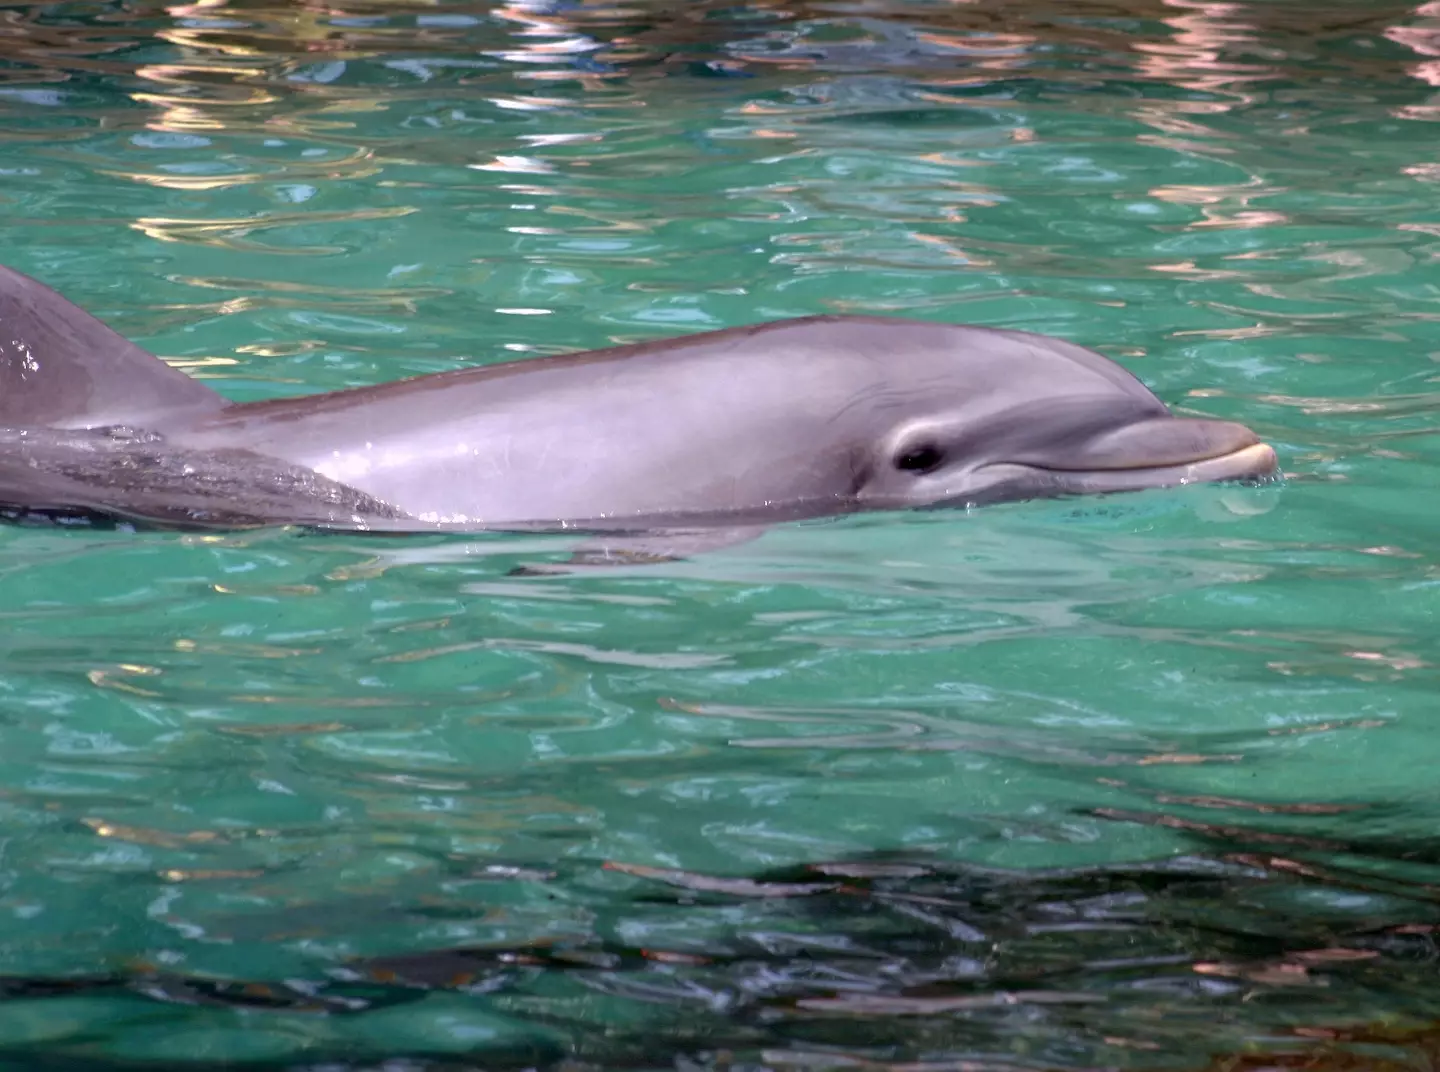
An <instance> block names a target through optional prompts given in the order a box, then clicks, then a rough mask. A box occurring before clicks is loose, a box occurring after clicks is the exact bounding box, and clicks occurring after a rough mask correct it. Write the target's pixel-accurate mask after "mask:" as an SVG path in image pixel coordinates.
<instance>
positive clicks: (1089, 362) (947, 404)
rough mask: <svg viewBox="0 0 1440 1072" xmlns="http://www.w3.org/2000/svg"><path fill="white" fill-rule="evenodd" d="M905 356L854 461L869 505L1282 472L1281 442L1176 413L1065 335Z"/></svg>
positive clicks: (986, 340)
mask: <svg viewBox="0 0 1440 1072" xmlns="http://www.w3.org/2000/svg"><path fill="white" fill-rule="evenodd" d="M957 344H958V345H957ZM912 356H913V360H911V357H912ZM905 364H906V365H908V366H909V367H907V368H898V367H897V366H896V364H895V363H891V362H887V368H886V382H887V389H886V390H884V391H882V392H878V393H877V396H876V399H875V403H874V408H873V410H872V411H871V413H870V414H869V417H870V419H871V421H872V423H871V431H872V433H874V432H875V431H876V429H877V427H878V430H879V434H878V435H876V434H872V435H871V436H870V437H869V438H868V439H867V440H866V443H865V446H864V447H862V448H861V450H860V452H859V457H858V458H857V459H856V463H855V465H854V470H853V471H854V474H855V488H856V492H855V494H856V499H857V501H858V502H859V504H860V505H861V506H862V507H864V508H870V509H875V508H882V509H883V508H897V507H917V506H941V505H972V504H973V505H980V504H984V503H993V502H1001V501H1006V500H1016V499H1034V498H1050V497H1056V496H1065V495H1082V494H1084V495H1088V494H1096V493H1102V492H1114V491H1134V490H1138V489H1141V488H1152V487H1169V486H1172V485H1177V484H1190V483H1198V482H1207V481H1223V480H1260V479H1263V478H1265V477H1269V476H1271V475H1273V474H1274V473H1275V471H1276V458H1275V452H1274V450H1272V449H1271V448H1270V447H1269V446H1267V445H1266V444H1264V443H1262V442H1260V440H1259V438H1258V437H1257V436H1256V435H1255V433H1254V432H1252V431H1251V430H1250V429H1248V428H1246V427H1245V426H1244V425H1241V424H1235V423H1233V422H1231V421H1221V420H1205V419H1198V418H1189V417H1177V416H1175V415H1173V414H1172V413H1171V412H1170V411H1169V410H1168V409H1167V408H1166V407H1165V404H1164V403H1162V402H1161V401H1160V400H1159V399H1158V398H1156V397H1155V396H1154V395H1153V394H1151V393H1150V391H1149V390H1148V389H1146V387H1145V386H1144V385H1143V384H1142V383H1141V382H1140V381H1139V380H1137V379H1136V378H1135V377H1133V376H1132V375H1130V373H1128V372H1126V371H1125V370H1124V369H1122V368H1121V367H1120V366H1119V365H1116V364H1115V363H1114V362H1112V361H1110V360H1109V359H1107V358H1105V357H1103V356H1101V355H1100V354H1097V353H1095V352H1094V351H1091V350H1086V349H1085V348H1083V347H1080V346H1076V345H1074V344H1072V343H1068V342H1065V341H1063V340H1059V339H1053V338H1049V337H1046V336H1040V335H1030V334H1027V333H1024V332H1012V331H990V330H986V329H973V328H972V329H965V330H964V334H962V335H959V336H956V335H955V334H954V333H953V329H952V333H951V334H950V335H949V336H948V337H946V339H944V340H940V339H937V345H935V346H929V347H924V348H922V349H921V350H919V351H917V352H915V353H914V354H912V355H907V360H906V362H905Z"/></svg>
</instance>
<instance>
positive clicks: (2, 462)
mask: <svg viewBox="0 0 1440 1072" xmlns="http://www.w3.org/2000/svg"><path fill="white" fill-rule="evenodd" d="M1275 465H1276V462H1275V453H1274V451H1273V450H1271V449H1270V447H1268V446H1266V445H1264V444H1263V443H1260V442H1259V440H1258V439H1257V438H1256V437H1255V435H1254V434H1253V433H1252V432H1251V431H1250V430H1249V429H1247V428H1245V427H1244V426H1242V425H1239V424H1233V423H1230V422H1227V421H1214V420H1197V419H1189V418H1180V417H1175V416H1173V415H1171V414H1170V412H1169V411H1168V410H1167V409H1166V408H1165V406H1164V405H1163V404H1162V403H1161V402H1160V401H1159V399H1157V398H1156V397H1155V396H1154V395H1152V394H1151V393H1150V392H1149V391H1148V390H1146V389H1145V387H1144V386H1143V385H1142V384H1141V383H1140V381H1139V380H1137V379H1135V378H1134V377H1133V376H1131V375H1130V373H1128V372H1126V371H1125V370H1124V369H1122V368H1121V367H1120V366H1118V365H1116V364H1114V363H1113V362H1111V361H1109V360H1107V359H1106V358H1104V357H1102V356H1101V355H1099V354H1097V353H1094V352H1092V351H1090V350H1086V349H1084V348H1082V347H1080V346H1076V345H1074V344H1072V343H1068V342H1063V341H1061V340H1059V339H1053V338H1047V337H1045V336H1041V335H1032V334H1026V333H1023V332H1016V331H997V330H991V329H987V328H975V327H960V326H955V325H949V324H936V323H923V322H917V321H910V320H900V319H885V318H875V317H850V316H817V317H807V318H804V319H799V320H787V321H780V322H777V323H770V324H761V325H757V326H754V327H742V328H732V329H729V330H725V331H715V332H709V333H706V334H700V335H692V336H688V337H682V338H678V339H671V340H667V341H663V342H650V343H641V344H639V345H632V346H618V347H614V348H611V349H604V350H596V351H591V352H587V353H576V354H568V355H565V356H560V357H543V358H532V359H525V360H520V361H512V362H507V363H503V364H492V365H485V366H481V367H475V368H467V369H461V370H458V371H454V372H442V373H437V374H433V375H427V376H418V377H415V378H413V379H406V380H400V381H398V382H393V383H385V384H378V385H375V386H371V387H361V388H356V389H351V390H343V391H334V392H331V393H328V394H316V395H308V396H303V397H297V398H285V399H279V400H275V401H265V402H252V403H245V404H232V403H230V402H227V401H226V400H225V399H224V398H223V397H222V396H221V395H219V394H217V393H215V392H214V391H212V390H211V389H210V388H208V387H206V386H205V385H204V384H202V383H200V382H199V381H197V380H194V379H191V378H190V377H189V376H187V375H185V374H184V373H183V372H181V371H179V370H178V369H174V368H171V367H170V366H169V365H167V364H165V362H163V361H161V360H160V359H159V358H157V357H155V356H154V355H152V354H149V353H147V352H145V351H144V350H141V349H140V348H138V347H136V346H134V345H133V344H131V343H130V342H128V341H126V340H125V339H123V338H122V337H121V336H119V335H117V334H116V333H115V332H113V331H111V330H110V329H109V328H108V327H106V326H105V325H104V324H102V323H101V322H100V321H99V320H97V319H95V318H94V317H92V316H90V315H89V314H88V313H86V312H84V311H83V310H82V309H80V308H78V307H77V306H75V305H74V304H72V303H70V302H68V301H66V300H65V299H64V298H62V297H61V296H60V295H59V294H57V293H55V292H54V291H53V290H51V289H49V288H48V287H46V286H44V285H42V284H41V283H39V282H37V281H35V280H33V279H30V278H29V277H27V276H25V275H22V274H20V273H19V272H15V271H13V270H10V269H5V268H0V504H3V505H4V506H5V507H7V508H8V509H9V510H10V511H11V512H12V513H13V512H16V511H18V512H21V513H32V512H34V513H41V514H61V515H64V514H82V515H88V516H94V515H99V516H102V517H109V518H116V519H125V520H130V521H137V522H147V523H158V524H162V525H177V526H214V527H239V526H247V525H266V524H299V525H306V526H317V527H326V528H340V529H356V530H387V531H405V532H417V531H434V530H444V529H462V530H478V529H542V530H554V529H581V530H589V531H598V532H602V533H603V532H606V531H611V532H615V531H628V532H647V531H667V530H685V531H693V530H697V529H702V530H703V529H704V528H706V527H707V526H708V527H714V528H716V529H723V528H725V527H727V526H728V527H732V528H734V527H739V526H757V525H763V524H765V523H767V522H770V521H778V520H786V519H797V518H805V517H820V516H826V515H834V514H844V513H850V512H854V511H860V510H878V509H893V508H903V507H929V506H940V505H952V504H953V505H973V504H982V503H990V502H996V501H1001V500H1014V499H1028V498H1038V497H1050V496H1059V495H1076V494H1085V493H1095V492H1112V491H1125V490H1131V489H1138V488H1147V487H1158V486H1166V485H1174V484H1185V483H1190V482H1195V481H1212V480H1231V479H1258V478H1262V477H1265V476H1268V475H1269V474H1271V473H1273V472H1274V470H1275ZM722 542H723V541H722Z"/></svg>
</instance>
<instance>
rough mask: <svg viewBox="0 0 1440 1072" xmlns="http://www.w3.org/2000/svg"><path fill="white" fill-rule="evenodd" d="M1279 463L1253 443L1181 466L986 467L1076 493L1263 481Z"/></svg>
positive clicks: (1262, 446) (1266, 449) (1264, 446)
mask: <svg viewBox="0 0 1440 1072" xmlns="http://www.w3.org/2000/svg"><path fill="white" fill-rule="evenodd" d="M1277 466H1278V462H1277V460H1276V457H1275V451H1274V449H1273V448H1271V447H1270V446H1269V445H1268V444H1265V443H1254V444H1252V445H1250V446H1248V447H1242V448H1241V449H1239V450H1235V451H1231V452H1230V453H1229V454H1217V455H1216V456H1215V457H1213V458H1201V459H1199V460H1197V461H1193V462H1185V463H1184V464H1182V465H1160V466H1155V467H1153V468H1146V467H1140V466H1137V467H1135V468H1133V469H1042V468H1040V467H1038V466H1030V465H1009V464H1000V465H993V466H992V465H987V466H986V467H985V470H986V471H988V472H994V473H996V474H997V475H998V473H999V472H1001V471H1003V470H1006V469H1010V470H1015V471H1017V472H1029V473H1034V474H1042V473H1043V474H1044V476H1045V477H1046V478H1047V479H1049V480H1053V481H1054V483H1055V488H1056V490H1057V491H1060V492H1061V493H1062V494H1063V493H1064V492H1066V491H1068V492H1079V493H1085V494H1094V493H1096V492H1106V491H1138V490H1140V489H1141V488H1170V487H1175V486H1177V485H1180V484H1209V483H1214V482H1216V481H1221V480H1262V479H1265V478H1267V477H1271V476H1274V475H1275V472H1276V469H1277Z"/></svg>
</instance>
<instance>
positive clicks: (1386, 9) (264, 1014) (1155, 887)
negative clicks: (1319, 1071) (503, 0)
mask: <svg viewBox="0 0 1440 1072" xmlns="http://www.w3.org/2000/svg"><path fill="white" fill-rule="evenodd" d="M0 15H3V19H0V27H3V29H0V240H3V247H0V260H3V262H4V263H6V264H9V265H11V266H13V267H15V268H18V269H20V270H22V271H25V272H28V273H31V274H33V275H35V276H37V277H39V278H41V279H42V280H44V281H45V282H47V283H49V284H51V285H52V286H55V287H57V288H59V289H60V290H62V291H63V292H64V293H65V294H66V295H67V296H69V297H70V298H72V299H73V300H75V301H77V302H79V303H81V304H82V305H84V306H85V307H86V308H88V309H90V310H92V311H93V312H95V313H96V314H97V315H99V316H101V317H103V318H104V319H106V320H107V321H108V322H109V323H111V324H112V325H114V326H115V327H116V328H117V329H118V330H120V331H121V332H123V333H124V334H126V335H128V336H129V337H131V338H133V339H134V340H135V341H137V342H138V343H140V344H141V345H143V346H146V347H148V348H150V349H152V350H154V351H156V352H157V353H159V354H161V355H163V356H164V357H166V359H167V360H170V361H172V362H174V363H175V364H177V365H179V366H181V367H184V368H186V369H189V370H191V371H192V372H193V373H194V374H195V375H196V376H200V377H203V378H205V379H206V380H207V382H209V383H211V384H212V385H213V386H215V387H217V388H218V389H219V390H221V391H223V392H224V393H226V394H227V395H229V396H231V397H234V398H237V399H256V398H264V397H274V396H282V395H288V394H294V393H297V392H301V391H319V390H328V389H334V388H339V387H344V386H347V385H354V384H362V383H372V382H377V381H383V380H389V379H393V378H396V377H399V376H403V375H409V374H414V373H423V372H431V371H436V370H440V369H450V368H456V367H461V366H464V365H467V364H471V363H475V362H486V361H494V360H502V359H513V358H516V357H523V356H525V355H531V354H548V353H559V352H565V351H569V350H575V349H584V348H591V347H598V346H603V345H607V344H610V343H615V342H623V341H633V340H641V339H651V338H661V337H665V336H669V335H673V334H677V333H682V332H688V331H697V330H703V329H710V328H720V327H725V326H729V325H735V324H744V323H751V322H755V321H760V320H765V319H770V318H777V317H783V316H793V315H804V314H811V313H816V312H824V311H840V312H856V313H885V314H893V315H897V316H912V317H925V318H932V319H940V320H949V321H954V322H971V323H980V324H989V325H1003V326H1006V327H1013V328H1024V329H1029V330H1033V331H1041V332H1048V333H1052V334H1056V335H1061V336H1064V337H1066V338H1069V339H1073V340H1075V341H1077V342H1080V343H1083V344H1085V345H1089V346H1093V347H1096V348H1098V349H1100V350H1102V351H1104V352H1106V353H1108V354H1109V355H1111V356H1113V357H1116V358H1117V359H1119V360H1121V361H1122V362H1123V363H1125V364H1126V365H1127V366H1128V367H1129V368H1131V369H1133V370H1134V371H1135V372H1136V373H1137V374H1138V375H1139V376H1141V377H1142V378H1143V379H1144V380H1145V381H1146V382H1147V383H1148V384H1149V385H1150V386H1151V387H1152V388H1153V389H1154V390H1155V391H1156V392H1157V393H1158V394H1159V395H1160V396H1161V397H1162V398H1164V399H1165V400H1166V401H1167V402H1169V403H1170V404H1171V405H1172V406H1174V407H1176V408H1177V409H1178V410H1180V411H1182V412H1186V413H1193V414H1204V415H1213V416H1220V417H1225V418H1232V419H1236V420H1240V421H1244V422H1246V423H1248V424H1250V425H1251V426H1252V427H1254V428H1255V429H1256V430H1257V431H1259V432H1260V433H1261V434H1262V435H1263V436H1264V437H1265V438H1266V439H1267V440H1268V441H1270V442H1272V443H1274V444H1275V445H1276V447H1277V449H1278V450H1279V452H1280V455H1281V459H1282V464H1283V466H1284V469H1285V472H1286V476H1287V479H1286V481H1285V482H1284V484H1283V485H1281V486H1278V487H1269V488H1261V489H1219V488H1187V489H1177V490H1171V491H1156V492H1147V493H1143V494H1138V495H1133V496H1126V497H1119V498H1113V499H1106V500H1091V501H1085V502H1078V501H1077V502H1069V503H1053V502H1052V503H1039V504H1018V505H1011V506H1005V507H998V508H993V509H989V510H985V511H980V512H974V513H970V514H964V513H959V512H943V513H927V514H922V515H875V516H867V517H863V518H855V519H848V520H844V521H839V522H826V523H814V524H804V525H794V526H786V527H782V528H778V529H776V530H774V531H772V532H771V533H770V534H768V535H767V536H765V537H764V538H762V539H761V540H758V541H756V542H754V543H751V544H747V545H745V546H740V547H735V548H733V549H729V550H724V551H720V552H716V553H713V554H708V555H704V556H700V557H697V558H695V559H693V560H690V561H686V562H679V563H672V564H663V565H656V566H654V567H650V568H644V569H631V570H619V571H615V572H613V573H598V574H591V575H586V576H580V577H575V576H562V577H547V578H537V577H515V576H511V571H512V570H513V569H514V567H516V566H519V565H525V564H533V563H537V562H545V561H559V560H561V559H563V558H564V557H565V555H566V554H567V548H568V544H567V542H566V541H565V540H564V539H561V538H558V537H557V538H544V537H525V538H518V537H512V536H507V535H503V534H497V535H493V536H487V537H480V538H444V539H441V538H413V539H410V538H407V539H390V538H365V537H358V536H333V535H325V536H317V535H313V534H304V533H294V532H286V531H266V532H247V533H241V534H232V535H223V536H197V535H193V534H189V535H187V534H174V533H160V532H147V533H132V532H123V531H101V530H95V529H58V528H45V527H17V526H12V527H8V528H4V529H0V621H3V631H0V660H3V661H0V1067H3V1068H6V1069H8V1068H22V1067H23V1068H29V1067H37V1068H38V1067H43V1068H64V1067H86V1068H97V1067H137V1068H140V1067H143V1068H166V1067H172V1066H173V1067H198V1066H199V1065H204V1064H209V1063H213V1062H215V1061H218V1060H221V1059H225V1060H230V1061H235V1062H251V1063H256V1064H262V1065H269V1066H281V1067H307V1068H315V1069H338V1068H382V1067H383V1068H386V1069H393V1070H407V1072H408V1070H410V1069H418V1068H429V1067H434V1068H470V1067H484V1068H497V1067H509V1066H516V1067H526V1066H537V1067H547V1068H548V1067H565V1068H568V1069H580V1068H596V1069H598V1068H607V1069H608V1068H627V1069H640V1068H684V1069H700V1068H706V1069H708V1068H745V1069H760V1068H803V1069H811V1068H829V1067H852V1068H853V1067H861V1068H882V1067H892V1066H905V1067H908V1068H911V1069H916V1068H919V1069H926V1070H930V1069H934V1070H937V1072H938V1070H941V1069H962V1068H963V1069H983V1070H986V1072H989V1070H1011V1069H1040V1068H1062V1069H1082V1068H1083V1069H1094V1068H1127V1069H1128V1068H1135V1069H1150V1068H1166V1069H1170V1068H1201V1067H1205V1066H1206V1064H1207V1062H1209V1061H1212V1060H1214V1061H1221V1060H1227V1059H1232V1058H1233V1057H1234V1055H1236V1054H1242V1053H1258V1054H1310V1055H1312V1056H1313V1055H1314V1054H1315V1053H1316V1051H1317V1048H1318V1049H1319V1050H1321V1051H1324V1052H1325V1053H1329V1052H1330V1051H1331V1050H1332V1049H1334V1048H1335V1046H1339V1045H1340V1044H1339V1043H1332V1042H1331V1041H1328V1040H1330V1039H1334V1038H1337V1037H1338V1038H1340V1039H1341V1042H1342V1043H1343V1042H1345V1040H1346V1039H1348V1038H1352V1037H1355V1038H1358V1039H1359V1041H1358V1042H1356V1043H1355V1046H1356V1047H1357V1048H1356V1050H1355V1052H1357V1053H1359V1054H1361V1058H1363V1060H1365V1061H1370V1062H1372V1063H1370V1064H1368V1065H1353V1064H1345V1065H1342V1064H1333V1065H1331V1064H1327V1065H1324V1066H1323V1067H1327V1068H1329V1067H1347V1068H1348V1067H1371V1068H1391V1067H1394V1068H1400V1067H1404V1068H1420V1067H1429V1066H1428V1065H1426V1064H1423V1063H1421V1062H1423V1061H1425V1060H1427V1059H1428V1058H1427V1057H1426V1053H1427V1052H1429V1051H1430V1050H1433V1046H1432V1045H1431V1044H1430V1043H1429V1042H1428V1041H1426V1038H1427V1036H1425V1035H1424V1034H1423V1032H1422V1033H1420V1034H1416V1033H1415V1032H1417V1031H1421V1029H1423V1028H1424V1027H1425V1025H1426V1024H1428V1023H1429V1022H1430V1021H1432V1020H1433V1019H1434V1010H1435V1007H1436V1006H1435V1001H1436V998H1437V996H1440V986H1437V984H1436V982H1435V981H1434V978H1433V960H1434V956H1435V954H1434V948H1433V944H1432V940H1431V938H1430V937H1429V934H1430V931H1429V928H1431V927H1432V926H1434V925H1435V924H1436V923H1437V922H1440V908H1437V906H1436V904H1435V901H1436V898H1437V894H1436V892H1435V887H1433V886H1432V885H1430V883H1431V882H1432V881H1433V880H1434V879H1435V878H1436V872H1435V868H1436V866H1437V865H1440V843H1437V840H1436V836H1435V829H1436V826H1435V823H1436V820H1437V818H1440V807H1437V803H1440V801H1437V796H1440V791H1437V780H1436V775H1435V772H1436V769H1437V764H1440V734H1437V732H1436V728H1435V727H1434V726H1432V725H1431V722H1432V721H1433V720H1434V718H1435V714H1436V700H1435V697H1436V685H1437V675H1436V669H1435V667H1436V661H1437V659H1440V645H1437V629H1436V608H1437V606H1440V591H1437V574H1436V561H1437V558H1436V552H1437V540H1436V536H1435V532H1436V526H1437V523H1440V505H1437V498H1436V494H1435V490H1436V484H1437V481H1436V477H1437V472H1440V440H1437V436H1436V414H1437V411H1440V394H1437V393H1436V388H1435V386H1434V384H1435V381H1436V378H1437V367H1436V360H1437V358H1440V264H1437V257H1440V190H1437V184H1440V127H1437V122H1440V88H1437V87H1440V58H1437V57H1440V13H1437V11H1436V10H1435V6H1434V5H1433V4H1432V5H1428V6H1427V7H1426V8H1422V9H1414V8H1413V7H1412V6H1407V5H1404V4H1398V3H1365V2H1362V0H1346V2H1340V0H1318V2H1312V3H1289V2H1284V0H1271V2H1261V0H1254V2H1250V3H1242V2H1236V3H1208V2H1201V0H1133V2H1124V0H1113V2H1108V3H1102V2H1094V3H1091V2H1081V0H1074V2H1069V0H1067V2H1062V0H1038V2H1035V3H1023V4H1022V3H1011V2H1008V0H975V2H973V3H954V4H945V3H921V2H915V3H908V4H906V3H898V2H889V3H879V2H871V0H845V2H841V0H836V2H833V3H819V2H813V0H806V2H797V3H795V4H790V5H786V6H778V5H773V4H763V5H762V4H752V5H748V6H746V5H723V4H713V5H712V4H704V3H668V4H662V3H653V4H650V3H640V2H635V3H631V4H628V5H627V6H606V5H605V4H603V3H602V2H598V0H597V2H596V3H591V4H586V5H554V6H550V5H546V4H542V3H537V4H521V3H516V4H514V5H511V6H509V7H490V6H484V5H478V4H469V5H467V4H464V3H444V2H441V3H419V2H410V3H404V2H400V3H392V4H384V5H382V4H378V3H370V2H367V0H335V2H333V3H328V4H326V5H324V6H320V5H319V4H313V5H308V6H302V5H293V6H281V5H279V4H273V6H267V3H266V0H218V2H211V0H205V2H202V3H197V4H194V5H190V6H174V7H170V8H162V7H157V6H149V5H145V4H140V3H118V2H117V3H100V2H96V3H58V4H30V3H23V2H21V3H9V4H6V5H5V6H4V8H3V11H0ZM1001 992H1006V993H1008V992H1021V993H1020V996H1019V997H1017V998H1014V999H1006V998H1004V997H1003V996H997V994H1000V993H1001ZM1037 992H1039V993H1037ZM1027 995H1028V996H1027ZM1346 1032H1350V1034H1349V1035H1346V1034H1345V1033H1346ZM1386 1032H1390V1033H1389V1034H1386ZM1341 1048H1342V1049H1343V1048H1344V1047H1343V1046H1341ZM1276 1059H1277V1060H1278V1058H1276ZM1326 1059H1327V1060H1329V1059H1331V1058H1326ZM1333 1059H1334V1060H1335V1061H1340V1060H1341V1058H1340V1057H1334V1058H1333ZM1257 1060H1258V1059H1257ZM1385 1061H1390V1062H1394V1063H1392V1064H1385V1063H1384V1062H1385ZM1216 1067H1218V1066H1216ZM1225 1067H1240V1066H1236V1065H1227V1066H1225ZM1245 1067H1251V1066H1245ZM1254 1067H1259V1065H1256V1066H1254ZM1266 1067H1274V1066H1272V1065H1266ZM1312 1067H1321V1066H1320V1065H1316V1066H1312Z"/></svg>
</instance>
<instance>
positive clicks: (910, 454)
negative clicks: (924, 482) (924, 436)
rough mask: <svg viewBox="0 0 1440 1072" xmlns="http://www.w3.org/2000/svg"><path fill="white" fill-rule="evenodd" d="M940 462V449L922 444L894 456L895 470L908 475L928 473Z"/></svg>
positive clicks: (928, 444)
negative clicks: (903, 471)
mask: <svg viewBox="0 0 1440 1072" xmlns="http://www.w3.org/2000/svg"><path fill="white" fill-rule="evenodd" d="M940 462H941V456H940V448H939V447H937V446H934V445H933V444H930V443H922V444H920V445H919V446H916V447H911V448H910V449H909V450H907V451H905V452H903V453H901V454H898V455H896V456H895V468H896V469H903V470H905V471H906V472H910V473H928V472H929V471H930V470H931V469H934V468H935V467H936V466H938V465H939V464H940Z"/></svg>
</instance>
